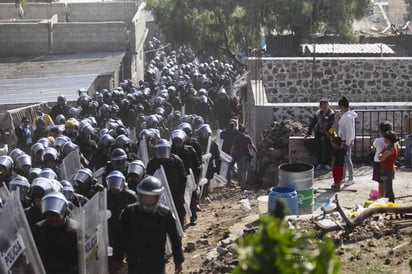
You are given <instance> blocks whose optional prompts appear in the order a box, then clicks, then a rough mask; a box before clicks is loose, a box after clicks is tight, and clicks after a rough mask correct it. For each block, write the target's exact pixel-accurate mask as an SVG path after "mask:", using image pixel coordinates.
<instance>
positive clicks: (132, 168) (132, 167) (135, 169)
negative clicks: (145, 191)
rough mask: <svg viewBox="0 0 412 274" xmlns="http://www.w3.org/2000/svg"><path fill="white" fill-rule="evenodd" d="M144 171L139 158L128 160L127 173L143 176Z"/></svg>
mask: <svg viewBox="0 0 412 274" xmlns="http://www.w3.org/2000/svg"><path fill="white" fill-rule="evenodd" d="M145 173H146V168H145V166H144V163H143V162H142V161H140V160H135V161H132V162H130V164H129V166H128V168H127V174H128V175H129V174H136V175H139V177H140V178H143V176H144V174H145Z"/></svg>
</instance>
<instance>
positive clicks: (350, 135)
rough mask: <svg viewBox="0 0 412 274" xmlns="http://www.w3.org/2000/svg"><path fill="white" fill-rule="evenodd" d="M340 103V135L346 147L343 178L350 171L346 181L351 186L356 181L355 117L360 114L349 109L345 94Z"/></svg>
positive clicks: (346, 184)
mask: <svg viewBox="0 0 412 274" xmlns="http://www.w3.org/2000/svg"><path fill="white" fill-rule="evenodd" d="M338 105H339V108H340V111H341V116H340V120H339V137H340V138H341V139H342V144H343V146H344V147H345V149H346V155H345V169H344V172H343V179H345V177H346V171H348V173H349V177H348V180H347V181H346V182H345V186H350V185H352V184H354V183H355V182H354V181H353V163H352V147H353V144H354V143H355V119H356V117H358V114H357V113H356V112H354V111H353V110H350V109H349V101H348V99H346V97H345V96H343V97H342V98H341V99H340V100H339V102H338Z"/></svg>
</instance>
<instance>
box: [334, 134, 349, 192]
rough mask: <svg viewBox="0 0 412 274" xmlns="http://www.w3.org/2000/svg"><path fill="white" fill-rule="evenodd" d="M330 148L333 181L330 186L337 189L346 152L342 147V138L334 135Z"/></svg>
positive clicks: (338, 188) (340, 182)
mask: <svg viewBox="0 0 412 274" xmlns="http://www.w3.org/2000/svg"><path fill="white" fill-rule="evenodd" d="M332 148H333V150H332V175H333V182H334V183H333V185H332V186H331V188H332V189H333V190H337V191H339V190H340V186H341V184H342V179H343V169H344V163H345V153H346V151H345V148H344V147H342V139H341V138H340V137H334V138H333V139H332Z"/></svg>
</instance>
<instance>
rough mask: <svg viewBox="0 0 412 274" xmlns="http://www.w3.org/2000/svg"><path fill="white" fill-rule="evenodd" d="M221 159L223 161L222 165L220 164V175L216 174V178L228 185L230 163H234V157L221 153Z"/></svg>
mask: <svg viewBox="0 0 412 274" xmlns="http://www.w3.org/2000/svg"><path fill="white" fill-rule="evenodd" d="M220 159H221V164H220V170H219V174H215V178H216V179H217V180H218V181H220V182H222V183H224V184H226V183H227V174H228V172H230V163H231V162H232V157H231V156H230V155H229V154H227V153H225V152H223V151H220Z"/></svg>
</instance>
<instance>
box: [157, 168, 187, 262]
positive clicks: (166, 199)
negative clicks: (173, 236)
mask: <svg viewBox="0 0 412 274" xmlns="http://www.w3.org/2000/svg"><path fill="white" fill-rule="evenodd" d="M153 176H154V177H156V178H158V179H159V180H160V181H161V182H162V185H163V187H164V188H165V191H164V192H163V194H162V196H161V197H160V203H161V204H162V205H164V206H167V207H168V208H170V209H171V210H172V213H173V215H174V216H175V223H176V229H177V233H179V236H181V237H182V236H183V228H182V224H181V223H180V220H179V217H178V216H179V215H178V214H177V210H176V206H175V203H174V202H173V196H172V192H171V191H170V187H169V183H168V182H167V178H166V173H165V170H164V168H163V166H160V168H159V169H157V170H156V172H155V173H154V174H153ZM165 253H166V254H165V259H168V258H170V257H171V256H172V254H173V252H172V244H171V243H170V239H169V236H167V240H166V248H165Z"/></svg>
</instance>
